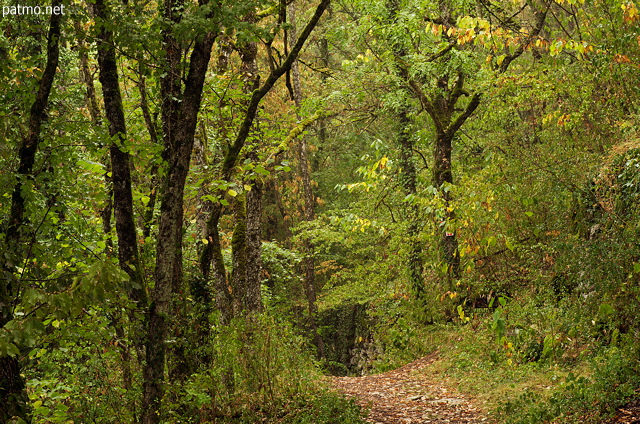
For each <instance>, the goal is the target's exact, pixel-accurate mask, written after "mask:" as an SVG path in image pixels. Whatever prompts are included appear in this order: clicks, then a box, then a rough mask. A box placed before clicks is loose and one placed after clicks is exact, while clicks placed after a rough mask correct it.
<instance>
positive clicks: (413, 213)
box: [387, 0, 425, 301]
mask: <svg viewBox="0 0 640 424" xmlns="http://www.w3.org/2000/svg"><path fill="white" fill-rule="evenodd" d="M387 11H388V13H389V17H388V21H389V22H390V23H395V22H396V21H397V15H398V13H399V4H398V0H389V1H388V3H387ZM391 48H392V51H393V54H394V56H395V57H396V58H397V59H399V60H402V59H404V57H405V56H406V51H405V48H404V47H403V46H402V45H401V44H400V43H398V42H395V43H393V44H392V46H391ZM394 72H395V73H396V75H398V76H400V77H402V78H406V71H404V70H403V69H402V68H401V67H399V66H398V65H397V64H396V67H395V69H394ZM401 91H402V94H403V95H404V96H405V100H404V102H405V103H404V104H402V105H400V106H399V108H398V110H397V111H396V119H397V128H396V133H397V142H398V146H399V150H400V161H399V165H400V184H401V186H402V188H403V191H404V195H405V196H412V195H415V194H416V193H417V185H418V183H417V178H418V177H417V172H416V167H415V163H414V157H413V156H414V148H415V140H414V139H413V137H411V119H410V118H409V105H408V104H407V103H406V102H408V97H409V95H410V93H408V92H407V91H406V89H405V88H402V89H401ZM403 214H404V219H405V221H406V222H407V241H408V245H409V252H408V263H407V266H408V272H409V280H410V282H411V288H412V290H413V293H414V295H415V297H416V299H418V300H419V301H424V300H425V289H424V281H423V279H422V270H423V267H424V257H423V255H422V245H421V243H420V240H419V236H420V230H421V224H420V209H419V207H418V205H416V204H409V205H407V207H406V208H405V210H404V211H403Z"/></svg>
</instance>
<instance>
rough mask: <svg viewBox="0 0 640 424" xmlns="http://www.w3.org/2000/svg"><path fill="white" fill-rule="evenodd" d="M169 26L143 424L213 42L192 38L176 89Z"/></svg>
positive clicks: (151, 400) (154, 409) (166, 321)
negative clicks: (162, 169) (183, 75)
mask: <svg viewBox="0 0 640 424" xmlns="http://www.w3.org/2000/svg"><path fill="white" fill-rule="evenodd" d="M176 6H178V5H177V4H174V2H172V1H170V0H169V1H167V2H166V3H165V5H164V10H163V15H164V17H165V20H166V21H167V22H173V23H175V22H178V21H179V20H180V16H179V12H178V10H179V8H178V7H176ZM172 28H173V25H169V26H168V27H167V29H166V30H165V31H164V33H163V35H164V37H163V39H164V40H163V41H164V44H165V49H167V57H166V60H167V68H166V72H167V77H166V78H165V79H164V80H163V81H162V84H161V92H162V98H163V104H162V120H163V125H162V128H163V138H164V150H163V159H164V160H165V162H166V173H165V175H164V181H163V183H162V187H163V189H162V200H161V204H160V217H159V223H158V241H157V248H156V269H155V275H154V278H155V286H154V288H153V291H152V293H151V304H150V307H149V314H148V320H147V323H148V328H147V344H146V364H145V366H144V370H143V379H144V380H143V381H144V384H143V386H144V389H143V390H144V395H143V408H142V409H143V416H142V422H143V423H144V424H157V423H159V422H160V416H161V408H162V397H163V394H164V379H165V375H164V368H165V357H166V347H165V339H166V335H167V331H168V329H169V328H170V325H171V319H170V316H171V314H172V311H173V308H172V297H173V295H174V294H175V291H176V289H177V288H180V287H181V285H182V281H181V279H182V264H181V253H182V252H181V251H182V221H183V214H184V212H183V205H184V186H185V182H186V178H187V173H188V171H189V164H190V160H191V153H192V149H193V143H194V136H195V130H196V124H197V117H198V111H199V110H200V104H201V101H202V91H203V87H204V80H205V76H206V72H207V68H208V65H209V59H210V58H211V49H212V46H213V42H214V41H215V35H214V34H212V33H207V34H205V35H204V36H202V37H201V38H200V39H198V40H197V41H195V43H194V47H193V50H192V51H191V54H190V57H189V70H188V73H187V77H186V80H185V81H184V90H182V92H180V91H181V90H180V88H181V86H180V85H179V84H181V79H180V78H179V75H180V71H179V69H180V68H179V65H180V63H179V60H180V54H179V44H178V42H177V41H176V40H175V38H174V37H173V35H172ZM176 51H178V55H177V56H176ZM174 99H180V101H177V100H174Z"/></svg>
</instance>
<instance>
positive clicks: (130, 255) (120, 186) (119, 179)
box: [94, 0, 147, 308]
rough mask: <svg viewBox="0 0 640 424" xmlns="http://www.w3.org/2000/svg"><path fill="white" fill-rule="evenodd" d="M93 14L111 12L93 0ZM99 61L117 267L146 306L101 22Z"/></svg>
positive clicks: (110, 56)
mask: <svg viewBox="0 0 640 424" xmlns="http://www.w3.org/2000/svg"><path fill="white" fill-rule="evenodd" d="M94 8H95V9H94V10H95V15H96V18H97V19H98V20H100V21H102V22H107V21H108V20H109V19H110V12H109V10H108V8H107V6H106V5H105V3H104V0H96V2H95V5H94ZM97 40H98V65H99V66H100V77H99V78H100V83H101V84H102V93H103V97H104V106H105V115H106V117H107V120H108V121H109V135H110V136H111V137H112V144H111V146H110V147H109V152H110V155H111V173H112V184H113V207H114V215H115V218H116V234H117V236H118V261H119V263H120V267H121V268H122V269H123V270H124V271H125V272H126V273H127V274H128V275H129V278H130V283H129V284H130V288H129V296H130V298H131V300H132V301H134V302H135V303H136V305H137V308H142V307H144V306H146V301H147V294H146V291H145V289H144V282H143V278H142V270H141V267H140V258H139V255H138V242H137V237H136V227H135V223H134V216H133V194H132V189H131V169H130V164H129V153H127V152H126V151H125V150H124V148H123V146H124V143H125V141H126V133H127V128H126V122H125V117H124V109H123V106H122V96H121V94H120V84H119V77H118V65H117V62H116V52H115V46H114V45H113V34H112V33H111V32H110V31H109V30H108V29H107V27H106V26H104V25H102V26H100V29H99V32H98V37H97Z"/></svg>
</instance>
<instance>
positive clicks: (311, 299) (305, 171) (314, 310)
mask: <svg viewBox="0 0 640 424" xmlns="http://www.w3.org/2000/svg"><path fill="white" fill-rule="evenodd" d="M289 24H290V25H291V29H290V30H289V34H290V35H291V39H292V40H295V39H296V9H295V5H294V4H293V3H292V4H291V5H290V6H289ZM291 71H292V72H291V73H292V74H293V100H294V102H295V105H296V114H297V115H298V120H299V121H300V120H301V117H300V113H299V111H300V107H301V105H302V99H303V95H302V86H301V83H300V69H299V68H298V61H297V60H295V61H294V62H293V64H292V65H291ZM298 161H299V169H300V178H301V179H302V195H303V199H304V220H305V221H307V222H309V221H313V220H314V218H315V210H314V206H315V205H314V204H315V201H314V200H315V197H314V195H313V188H312V187H311V175H310V174H311V171H310V169H309V167H310V165H309V147H308V145H307V139H306V137H305V136H304V135H302V136H301V137H300V145H299V146H298ZM303 249H304V253H305V256H304V260H303V267H304V280H303V285H304V292H305V296H306V298H307V307H308V312H309V327H310V329H311V333H312V334H313V340H314V343H315V345H316V354H317V357H318V358H324V341H323V340H322V336H321V335H320V332H319V331H318V321H317V317H318V305H317V302H316V300H317V299H316V298H317V294H316V271H315V269H316V267H315V257H314V246H313V243H312V242H311V241H310V240H309V239H305V240H304V246H303Z"/></svg>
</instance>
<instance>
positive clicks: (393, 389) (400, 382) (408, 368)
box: [332, 355, 490, 424]
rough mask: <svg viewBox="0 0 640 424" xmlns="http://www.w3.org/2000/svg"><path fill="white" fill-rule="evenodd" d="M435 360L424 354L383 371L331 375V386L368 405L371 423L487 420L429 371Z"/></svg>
mask: <svg viewBox="0 0 640 424" xmlns="http://www.w3.org/2000/svg"><path fill="white" fill-rule="evenodd" d="M435 360H436V356H435V355H430V356H426V357H424V358H421V359H418V360H416V361H414V362H411V363H410V364H407V365H405V366H403V367H401V368H398V369H396V370H393V371H389V372H386V373H383V374H377V375H370V376H365V377H333V378H332V383H333V385H334V387H336V388H337V389H338V390H340V391H342V392H343V393H345V394H346V395H347V396H350V397H354V398H356V403H358V404H359V405H361V406H363V407H364V408H366V409H368V410H369V411H370V412H369V416H368V418H367V422H369V423H374V424H423V423H424V424H426V423H469V424H470V423H489V422H490V420H489V419H488V418H487V417H486V416H485V415H484V414H483V412H482V411H481V410H480V409H479V408H478V407H476V406H474V405H473V403H472V401H471V400H470V399H469V398H467V397H465V396H463V395H461V394H459V393H455V392H453V391H452V390H450V389H447V388H445V387H443V386H442V385H441V384H439V383H438V381H437V380H436V379H435V378H434V376H433V375H430V373H429V370H428V367H429V365H431V364H432V363H433V362H434V361H435Z"/></svg>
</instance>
